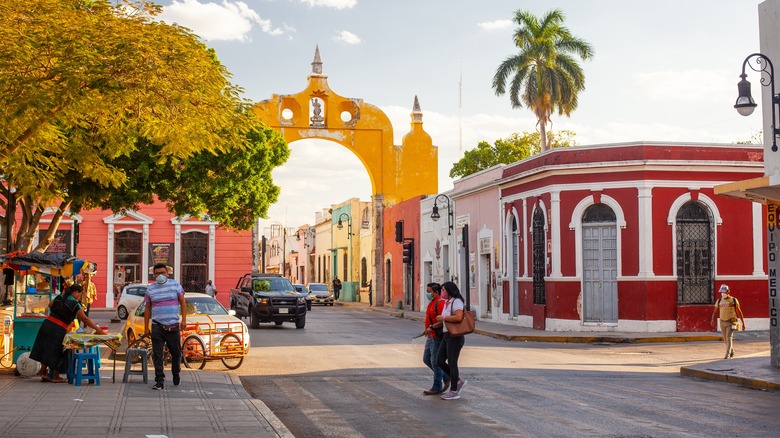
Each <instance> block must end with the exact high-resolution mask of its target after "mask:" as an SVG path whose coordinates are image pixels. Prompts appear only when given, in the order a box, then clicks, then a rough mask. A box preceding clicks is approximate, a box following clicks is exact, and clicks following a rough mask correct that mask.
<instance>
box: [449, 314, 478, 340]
mask: <svg viewBox="0 0 780 438" xmlns="http://www.w3.org/2000/svg"><path fill="white" fill-rule="evenodd" d="M474 321H475V317H474V311H473V310H465V309H464V310H463V319H461V320H460V322H451V321H445V322H444V323H445V324H447V332H448V333H449V334H450V336H464V335H467V334H469V333H474V324H475V322H474Z"/></svg>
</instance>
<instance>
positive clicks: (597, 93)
mask: <svg viewBox="0 0 780 438" xmlns="http://www.w3.org/2000/svg"><path fill="white" fill-rule="evenodd" d="M760 2H761V1H759V0H684V1H681V0H654V1H626V0H568V1H564V0H561V1H551V0H547V1H536V0H526V1H510V0H471V1H469V0H392V1H389V0H245V1H235V0H158V3H159V4H160V5H162V6H163V14H162V16H161V19H162V20H164V21H167V22H175V23H178V24H180V25H182V26H185V27H188V28H190V29H192V30H193V32H194V33H195V34H197V35H198V36H200V37H201V38H202V39H203V41H204V43H205V44H206V45H207V46H209V47H212V48H214V49H215V50H216V52H217V56H218V57H219V59H220V61H221V62H222V63H223V64H224V65H225V66H226V67H227V69H228V70H229V71H230V72H231V74H232V75H233V77H232V81H233V82H234V83H235V84H237V85H239V86H241V87H242V88H243V89H244V90H245V94H244V97H246V98H248V99H250V100H252V101H256V102H259V101H262V100H265V99H268V98H270V97H271V95H272V94H296V93H298V92H300V91H302V90H303V89H304V88H305V87H306V85H307V80H306V78H307V76H308V75H309V73H310V72H311V62H312V60H313V57H314V51H315V47H316V46H317V45H319V47H320V54H321V57H322V61H323V73H324V74H326V75H328V83H329V85H330V88H331V89H332V90H333V91H334V92H335V93H337V94H339V95H341V96H344V97H348V98H362V99H363V100H364V101H365V102H367V103H370V104H373V105H375V106H378V107H379V108H380V109H381V110H383V111H384V112H385V113H386V114H387V115H388V117H389V118H390V120H391V122H392V124H393V130H394V137H395V144H397V145H398V144H401V138H402V137H403V136H404V134H406V133H407V132H408V131H409V129H410V121H411V118H410V113H411V111H412V104H413V102H414V97H415V96H418V98H419V102H420V106H421V108H422V111H423V129H424V130H425V131H426V132H427V133H428V134H430V135H431V137H432V139H433V144H434V145H435V146H437V147H438V152H439V168H438V171H439V184H438V186H439V192H444V191H447V190H450V189H451V188H452V179H451V178H449V172H450V169H451V168H452V164H453V163H454V162H456V161H457V160H459V159H460V158H461V157H462V156H463V152H464V151H466V150H469V149H473V148H474V147H476V146H477V144H478V142H480V141H487V142H489V143H491V144H492V143H493V142H495V140H497V139H500V138H506V137H508V136H509V135H511V134H512V133H515V132H523V131H529V132H530V131H533V130H535V129H536V126H535V125H536V119H535V117H534V116H533V113H532V112H531V111H529V110H528V109H526V108H522V109H513V108H512V107H511V105H510V102H509V97H508V96H507V95H503V96H496V94H495V93H494V91H493V89H492V87H491V83H492V79H493V75H494V74H495V71H496V69H497V68H498V65H499V64H500V63H501V62H502V61H503V60H504V59H506V58H507V57H509V56H511V55H513V54H514V53H516V52H517V48H516V47H515V45H514V43H513V41H512V34H513V32H514V29H515V28H516V27H517V26H516V24H515V23H514V22H513V18H514V16H515V12H516V11H517V10H519V9H522V10H526V11H530V12H531V13H533V14H535V15H537V16H541V15H542V14H544V13H545V12H547V11H549V10H551V9H555V8H558V9H561V10H562V11H563V13H564V15H565V17H566V19H565V26H567V27H568V28H569V30H570V31H571V32H572V33H573V34H574V35H576V36H577V37H579V38H581V39H584V40H586V41H587V42H589V43H590V44H591V45H592V47H593V49H594V53H595V56H594V57H593V58H592V59H590V60H588V61H583V62H581V65H582V67H583V70H584V73H585V90H584V91H583V92H582V93H581V94H580V96H579V106H578V108H577V109H576V110H575V111H574V112H573V113H572V114H571V117H569V118H567V117H564V116H557V115H554V116H553V119H552V122H553V124H552V127H551V129H552V130H553V131H556V130H562V129H566V130H571V131H574V132H575V133H576V137H575V140H576V141H577V143H578V144H580V145H592V144H605V143H621V142H636V141H661V142H705V143H709V142H713V143H733V142H736V141H749V140H751V138H753V137H754V136H755V135H756V133H757V132H759V131H760V130H761V116H760V112H756V113H754V114H753V115H752V116H751V117H742V116H740V115H739V114H737V112H736V110H734V108H733V105H734V101H735V100H736V97H737V82H738V81H739V74H740V72H741V68H742V62H743V60H744V59H745V58H746V57H747V56H748V55H749V54H751V53H754V52H758V51H759V37H758V4H759V3H760ZM754 75H755V74H754ZM748 80H751V77H750V76H749V77H748ZM751 82H753V89H754V91H753V94H754V98H756V99H757V100H758V99H759V95H760V93H759V92H758V91H757V88H758V79H757V77H755V78H753V80H752V81H751ZM459 133H461V134H459ZM290 149H291V154H290V159H289V160H288V161H287V163H286V164H284V165H283V166H281V167H279V168H277V169H276V170H274V172H273V178H274V183H275V184H277V185H278V186H280V187H281V195H280V198H279V201H278V202H277V203H275V204H274V205H272V206H271V207H270V208H269V218H268V219H264V220H261V223H260V226H261V229H263V228H265V227H267V226H269V225H270V223H273V222H278V223H282V224H283V225H285V226H288V227H298V226H300V225H303V224H306V223H308V224H313V223H314V215H315V212H317V211H321V210H322V209H328V208H330V206H331V205H332V204H338V203H341V202H343V201H345V200H347V199H349V198H353V197H357V198H360V199H361V200H365V201H368V200H370V199H371V194H372V193H371V184H370V181H369V177H368V173H367V172H366V170H365V168H364V167H363V165H362V164H361V163H360V161H359V160H358V159H357V157H355V156H354V155H352V154H351V153H350V152H349V151H347V150H346V149H345V148H344V147H342V146H340V145H338V144H337V143H332V142H329V141H324V140H303V141H297V142H293V143H291V144H290Z"/></svg>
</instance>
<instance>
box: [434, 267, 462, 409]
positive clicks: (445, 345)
mask: <svg viewBox="0 0 780 438" xmlns="http://www.w3.org/2000/svg"><path fill="white" fill-rule="evenodd" d="M441 287H442V291H441V297H442V299H444V300H445V302H444V310H443V311H442V312H441V315H437V316H436V320H437V321H443V322H444V339H443V340H442V342H441V347H440V348H439V355H438V358H437V361H436V362H437V365H439V367H440V368H441V369H442V370H443V371H444V373H445V374H446V375H448V376H450V382H451V383H450V385H451V386H450V390H449V391H447V392H445V393H444V394H442V396H441V398H442V399H444V400H457V399H459V398H460V393H461V391H463V387H464V386H465V385H466V383H467V381H466V380H463V379H461V378H460V375H459V374H460V373H459V372H458V357H459V356H460V350H461V349H462V348H463V344H464V343H465V341H466V337H465V336H452V335H451V334H450V333H449V332H448V331H447V323H448V322H460V321H462V320H463V311H464V310H463V309H464V304H465V303H464V301H463V295H461V294H460V290H459V289H458V286H457V285H455V283H453V282H451V281H448V282H446V283H444V284H442V285H441Z"/></svg>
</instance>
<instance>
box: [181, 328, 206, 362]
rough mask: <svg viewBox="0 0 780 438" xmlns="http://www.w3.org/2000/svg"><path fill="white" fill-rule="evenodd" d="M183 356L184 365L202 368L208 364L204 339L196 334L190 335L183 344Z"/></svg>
mask: <svg viewBox="0 0 780 438" xmlns="http://www.w3.org/2000/svg"><path fill="white" fill-rule="evenodd" d="M181 357H182V360H183V361H184V366H185V367H187V368H197V369H199V370H202V369H203V368H204V367H205V366H206V348H205V347H204V346H203V341H201V340H200V338H199V337H197V336H195V335H189V336H187V338H186V339H184V342H182V344H181Z"/></svg>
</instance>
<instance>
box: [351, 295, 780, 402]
mask: <svg viewBox="0 0 780 438" xmlns="http://www.w3.org/2000/svg"><path fill="white" fill-rule="evenodd" d="M336 304H337V305H341V306H345V307H350V308H355V309H361V310H365V311H373V312H381V313H384V314H387V315H391V316H395V317H397V318H406V319H411V320H415V321H423V320H424V319H425V314H424V313H423V312H411V311H408V310H401V309H394V308H391V307H387V306H385V307H369V306H368V304H366V303H351V302H342V301H337V302H336ZM475 332H476V333H479V334H482V335H486V336H491V337H493V338H497V339H505V340H508V341H525V342H565V343H647V342H694V341H715V342H721V341H722V338H721V336H720V334H718V333H715V332H670V333H625V332H598V333H594V332H584V333H583V332H546V331H541V330H534V329H530V328H526V327H518V326H511V325H506V324H497V323H494V322H488V321H477V324H476V331H475ZM738 335H739V336H741V337H744V338H747V339H752V340H757V339H766V340H767V342H768V339H769V333H768V332H767V331H752V332H740V333H738ZM680 375H682V376H687V377H696V378H699V379H706V380H714V381H718V382H726V383H734V384H737V385H740V386H745V387H748V388H754V389H761V390H780V369H777V368H773V367H772V366H771V365H770V360H769V356H768V355H767V356H758V357H748V358H737V359H728V360H719V361H715V362H708V363H704V364H699V365H691V366H684V367H681V368H680Z"/></svg>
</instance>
